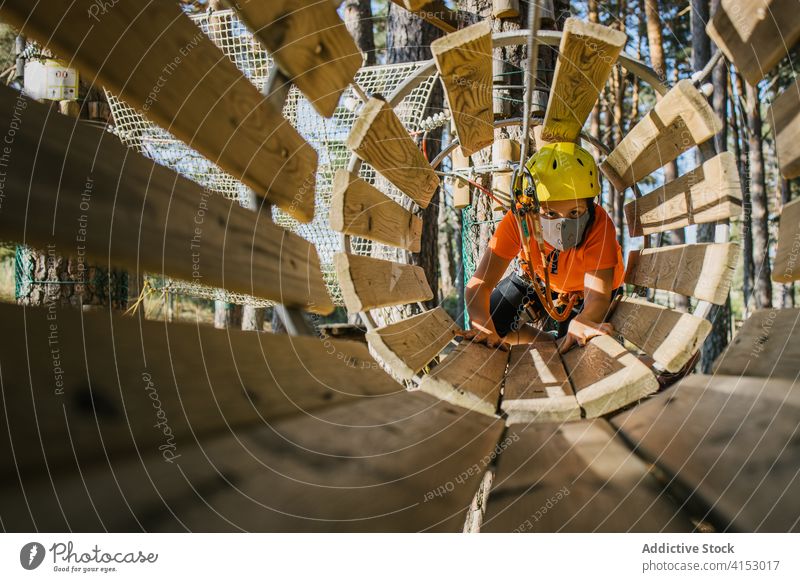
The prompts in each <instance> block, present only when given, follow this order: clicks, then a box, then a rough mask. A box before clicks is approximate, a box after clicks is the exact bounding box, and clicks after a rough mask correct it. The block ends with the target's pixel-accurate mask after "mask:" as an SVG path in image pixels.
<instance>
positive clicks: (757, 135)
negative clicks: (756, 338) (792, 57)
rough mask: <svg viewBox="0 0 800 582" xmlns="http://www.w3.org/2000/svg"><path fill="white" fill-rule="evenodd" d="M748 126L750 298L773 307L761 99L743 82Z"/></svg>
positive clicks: (754, 90)
mask: <svg viewBox="0 0 800 582" xmlns="http://www.w3.org/2000/svg"><path fill="white" fill-rule="evenodd" d="M745 90H746V92H747V127H748V130H749V136H748V141H749V149H750V198H751V203H752V221H753V262H754V263H755V269H756V271H755V289H754V293H753V297H754V299H755V306H756V307H757V308H759V309H762V308H765V307H772V281H771V279H770V265H769V200H768V199H767V184H766V181H765V175H764V144H763V138H762V133H761V132H762V120H761V102H760V101H759V99H760V97H761V96H760V93H759V90H758V88H757V87H753V86H751V85H750V84H749V83H746V88H745Z"/></svg>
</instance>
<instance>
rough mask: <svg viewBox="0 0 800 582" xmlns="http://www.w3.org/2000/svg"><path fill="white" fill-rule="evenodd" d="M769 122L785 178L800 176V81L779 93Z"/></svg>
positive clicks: (771, 109)
mask: <svg viewBox="0 0 800 582" xmlns="http://www.w3.org/2000/svg"><path fill="white" fill-rule="evenodd" d="M767 123H769V124H770V125H771V126H772V130H773V132H774V133H775V149H776V150H777V152H778V164H779V165H780V168H781V174H783V177H784V178H787V179H792V178H797V177H798V176H800V81H795V82H794V83H793V84H791V85H789V86H788V87H787V88H786V89H785V90H784V91H783V93H781V94H780V95H778V97H777V98H776V99H775V101H773V102H772V105H771V106H770V108H769V111H768V112H767Z"/></svg>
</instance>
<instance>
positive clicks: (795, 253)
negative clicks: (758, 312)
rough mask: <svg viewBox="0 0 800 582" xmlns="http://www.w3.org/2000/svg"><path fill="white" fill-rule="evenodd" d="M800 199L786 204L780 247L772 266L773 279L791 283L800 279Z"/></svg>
mask: <svg viewBox="0 0 800 582" xmlns="http://www.w3.org/2000/svg"><path fill="white" fill-rule="evenodd" d="M798 260H800V201H798V200H795V201H793V202H790V203H788V204H786V205H785V206H784V207H783V210H782V211H781V217H780V224H779V227H778V247H777V249H776V250H775V260H774V262H773V266H772V280H773V281H777V282H779V283H791V282H792V281H797V280H798V279H800V264H798Z"/></svg>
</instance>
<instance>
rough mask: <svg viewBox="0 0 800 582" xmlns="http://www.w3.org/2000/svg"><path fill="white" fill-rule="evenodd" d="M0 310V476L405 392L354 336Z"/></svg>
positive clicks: (164, 447) (160, 447)
mask: <svg viewBox="0 0 800 582" xmlns="http://www.w3.org/2000/svg"><path fill="white" fill-rule="evenodd" d="M0 316H2V321H3V326H4V328H3V329H4V331H5V334H4V340H3V344H2V350H0V368H1V369H2V373H3V375H2V383H3V388H4V390H3V393H4V397H3V398H4V409H5V411H6V412H7V418H8V419H9V420H8V421H7V422H9V423H10V425H9V430H10V434H11V435H12V438H13V442H12V446H13V455H14V456H13V459H12V458H10V451H11V449H9V454H5V453H3V454H2V455H0V457H1V458H2V472H3V474H4V475H10V474H11V473H13V472H14V467H19V468H24V469H36V470H39V471H44V470H45V468H47V469H48V470H49V471H53V472H58V471H59V470H60V468H61V467H62V466H64V465H65V464H69V463H70V462H71V461H74V460H76V459H77V460H78V461H79V462H80V463H81V464H84V463H92V462H95V461H98V462H99V461H101V460H102V459H103V458H104V455H105V454H115V455H120V454H127V455H134V454H135V453H136V451H137V450H141V451H144V452H158V451H164V454H165V455H166V454H167V451H172V452H173V453H174V452H176V451H179V449H180V448H181V446H182V445H183V444H184V443H191V442H194V441H195V439H197V438H199V436H200V435H203V434H206V433H209V432H219V431H222V430H230V428H231V427H237V426H242V425H245V424H248V423H254V422H263V421H264V419H275V418H280V417H284V416H290V415H295V414H309V413H311V411H314V410H317V409H321V408H324V407H326V406H331V405H333V404H339V403H342V402H346V401H348V400H353V399H359V398H363V397H366V396H376V395H382V394H390V393H395V392H398V391H402V389H403V388H402V386H400V385H399V384H398V383H397V382H395V381H394V380H392V378H390V377H389V376H388V375H387V374H386V373H385V372H383V371H382V370H381V369H380V368H379V366H378V365H377V363H376V362H375V360H373V359H372V357H371V356H370V355H369V352H368V349H367V346H365V345H364V344H362V343H358V342H348V341H343V340H328V341H326V342H324V343H323V342H321V341H320V340H319V339H318V338H314V337H287V336H285V335H284V336H278V335H273V334H257V333H254V332H244V331H239V330H225V331H221V330H217V329H214V328H212V327H209V326H203V325H193V324H183V323H176V324H165V323H164V322H156V321H144V320H143V319H139V318H134V317H122V316H116V315H115V316H113V317H109V315H108V314H107V313H101V312H95V313H84V314H82V313H81V312H80V311H74V310H69V309H63V310H62V309H56V308H55V305H49V306H48V307H46V308H35V309H33V308H23V307H18V306H15V305H0ZM5 432H6V431H4V433H5ZM4 438H5V437H4ZM40 441H41V445H40V444H39V443H40ZM33 442H36V443H37V445H36V446H31V443H33ZM170 445H171V446H170ZM166 458H167V457H166V456H165V459H166Z"/></svg>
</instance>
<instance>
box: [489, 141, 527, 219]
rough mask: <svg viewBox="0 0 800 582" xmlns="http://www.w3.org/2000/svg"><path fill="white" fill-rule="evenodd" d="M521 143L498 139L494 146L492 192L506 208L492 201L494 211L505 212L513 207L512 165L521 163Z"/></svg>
mask: <svg viewBox="0 0 800 582" xmlns="http://www.w3.org/2000/svg"><path fill="white" fill-rule="evenodd" d="M519 148H520V146H519V142H517V141H516V140H513V139H498V140H497V141H495V142H494V143H493V144H492V166H493V167H494V168H495V171H494V172H492V192H493V193H494V195H495V197H497V198H498V199H499V200H500V201H502V202H506V204H507V205H506V206H503V204H499V203H498V202H496V201H494V200H492V210H504V209H505V208H507V207H510V206H511V198H512V196H511V194H512V192H511V189H512V184H511V179H512V177H513V176H512V175H513V171H512V168H511V163H512V162H513V163H515V164H516V163H518V162H519V156H520V151H519Z"/></svg>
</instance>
